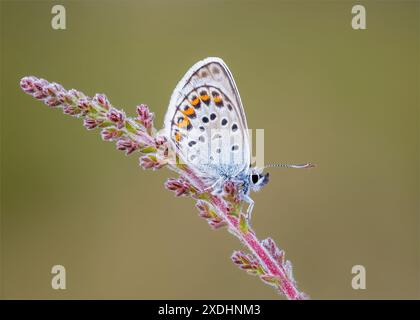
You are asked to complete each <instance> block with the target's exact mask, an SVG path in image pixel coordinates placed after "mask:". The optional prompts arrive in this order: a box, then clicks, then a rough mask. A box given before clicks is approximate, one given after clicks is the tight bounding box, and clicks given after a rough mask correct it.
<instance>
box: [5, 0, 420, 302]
mask: <svg viewBox="0 0 420 320" xmlns="http://www.w3.org/2000/svg"><path fill="white" fill-rule="evenodd" d="M54 4H62V5H64V6H65V8H66V13H67V29H66V30H61V31H60V30H58V31H57V30H53V29H52V28H51V18H52V16H53V15H52V14H51V8H52V6H53V5H54ZM354 4H363V5H365V7H366V10H367V30H359V31H355V30H353V29H352V28H351V18H352V15H351V7H352V6H353V5H354ZM419 39H420V2H418V1H411V2H408V1H407V2H403V1H398V2H397V1H386V2H385V1H383V2H382V1H372V2H367V1H362V2H359V1H358V2H357V3H356V1H298V2H288V1H287V2H286V1H192V0H191V1H169V0H167V1H60V2H56V1H54V2H50V1H39V2H37V1H30V2H29V1H1V258H2V260H1V275H2V278H1V280H2V284H1V289H2V297H3V298H8V299H15V298H25V299H34V298H52V299H60V298H80V299H84V298H98V299H101V298H118V299H119V298H128V299H159V298H165V299H166V298H168V299H185V298H188V299H213V298H214V299H216V298H217V299H225V298H229V299H277V298H279V296H278V295H277V294H276V292H275V291H274V290H273V289H272V288H270V287H268V286H266V285H264V284H263V283H262V282H261V281H260V280H258V279H257V278H255V277H251V276H249V275H247V274H246V273H245V272H244V271H241V270H239V269H238V268H237V267H236V266H235V265H234V264H233V263H232V262H231V261H230V259H229V257H230V255H231V253H232V251H233V250H237V249H240V248H241V245H240V243H239V242H238V241H237V239H236V238H234V237H233V236H231V235H230V234H229V233H228V232H226V231H225V230H220V231H217V232H216V231H212V230H211V229H210V228H209V227H208V226H207V224H206V223H205V221H204V220H202V219H200V218H199V217H198V215H197V210H196V209H195V208H194V203H193V201H192V200H191V199H187V198H181V199H179V198H175V197H174V195H173V193H171V192H168V191H166V190H165V189H164V187H163V183H164V181H165V179H166V178H167V177H170V176H173V174H172V173H171V172H169V171H167V170H162V171H160V172H151V171H143V170H142V169H140V168H139V167H138V165H137V162H138V159H137V157H136V156H131V157H125V156H124V154H123V153H122V152H117V151H115V150H114V149H115V146H114V145H113V144H110V143H104V142H102V141H101V139H100V137H99V134H98V132H87V131H86V130H85V129H84V128H83V127H82V125H81V123H80V121H78V120H77V119H74V118H71V117H68V116H64V115H63V114H62V113H61V112H60V111H58V110H49V109H48V108H47V107H46V106H44V105H43V104H42V103H40V102H38V101H35V100H34V99H33V98H32V97H30V96H28V95H26V94H24V93H23V92H22V91H21V90H20V88H19V80H20V79H21V78H22V77H23V76H26V75H35V76H38V77H43V78H45V79H48V80H50V81H56V82H59V83H61V84H62V85H63V86H64V87H66V88H68V89H70V88H77V89H79V90H81V91H83V92H85V93H86V94H89V95H93V94H94V93H96V92H104V93H106V94H107V95H108V97H109V98H110V100H111V102H112V103H113V104H114V105H115V106H117V107H122V108H123V109H124V110H125V111H126V112H128V113H129V114H134V110H135V106H136V105H137V104H139V103H147V104H148V105H149V106H150V107H151V108H152V110H153V111H154V112H155V113H156V118H157V119H156V122H155V123H156V125H157V127H160V126H161V125H162V121H163V117H164V114H165V111H166V108H167V105H168V101H169V97H170V95H171V92H172V90H173V89H174V87H175V85H176V84H177V82H178V81H179V80H180V78H181V77H182V76H183V74H184V73H185V72H186V71H187V70H188V68H189V67H190V66H191V65H192V64H194V63H195V62H196V61H198V60H200V59H202V58H204V57H207V56H219V57H221V58H223V59H224V60H225V61H226V63H227V64H228V66H229V67H230V69H231V70H232V72H233V75H234V77H235V80H236V82H237V85H238V87H239V90H240V93H241V96H242V100H243V102H244V106H245V110H246V114H247V118H248V122H249V127H250V128H253V129H256V128H263V129H265V160H266V162H304V161H312V162H315V163H316V164H317V165H318V167H317V168H316V169H314V170H310V171H306V170H302V171H300V170H276V169H274V170H271V171H270V173H271V181H270V184H269V185H268V186H267V187H266V188H265V189H264V190H263V191H262V192H260V193H258V194H254V196H253V198H254V200H255V209H254V214H253V226H254V228H255V230H256V231H257V235H258V236H259V237H260V238H261V239H262V238H265V237H267V236H271V237H273V238H274V239H275V241H276V242H277V244H278V245H279V246H280V247H282V248H283V249H285V251H286V255H287V257H288V258H289V259H290V260H291V261H292V263H293V266H294V273H295V277H296V279H297V281H298V285H299V288H300V289H301V290H303V291H304V292H306V293H308V294H309V295H310V296H311V297H312V298H316V299H327V298H332V299H342V298H350V299H369V298H386V299H388V298H411V299H413V298H419V297H420V295H419V282H420V269H419V149H418V148H419V120H420V119H419V103H420V101H419V89H420V79H419V73H420V49H419V42H420V40H419ZM55 264H62V265H64V266H65V267H66V271H67V290H64V291H60V290H58V291H56V290H53V289H52V288H51V285H50V282H51V277H52V275H51V274H50V272H51V267H52V266H53V265H55ZM357 264H362V265H364V266H365V267H366V270H367V282H366V284H367V289H366V290H353V289H352V287H351V279H352V274H351V268H352V266H353V265H357Z"/></svg>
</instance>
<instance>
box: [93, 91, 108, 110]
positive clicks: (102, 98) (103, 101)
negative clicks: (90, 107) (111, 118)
mask: <svg viewBox="0 0 420 320" xmlns="http://www.w3.org/2000/svg"><path fill="white" fill-rule="evenodd" d="M93 100H94V101H96V102H97V103H98V104H99V105H100V106H101V107H102V108H105V109H106V110H108V109H109V108H110V107H111V104H110V103H109V100H108V98H107V97H106V95H104V94H101V93H97V94H96V95H95V97H94V98H93Z"/></svg>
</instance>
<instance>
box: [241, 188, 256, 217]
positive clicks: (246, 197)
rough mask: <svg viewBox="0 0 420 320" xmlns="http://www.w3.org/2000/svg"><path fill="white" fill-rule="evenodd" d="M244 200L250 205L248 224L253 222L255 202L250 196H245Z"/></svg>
mask: <svg viewBox="0 0 420 320" xmlns="http://www.w3.org/2000/svg"><path fill="white" fill-rule="evenodd" d="M243 200H244V201H245V202H247V203H248V209H247V210H246V219H247V221H248V222H250V221H251V214H252V210H253V209H254V200H252V199H251V197H250V196H249V195H247V194H246V195H244V197H243Z"/></svg>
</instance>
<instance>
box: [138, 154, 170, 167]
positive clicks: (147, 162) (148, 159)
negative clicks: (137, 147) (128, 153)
mask: <svg viewBox="0 0 420 320" xmlns="http://www.w3.org/2000/svg"><path fill="white" fill-rule="evenodd" d="M164 165H165V163H164V162H161V161H159V160H157V159H156V157H155V156H153V155H147V156H143V157H141V158H140V166H141V167H142V168H143V169H153V170H156V169H160V168H162V167H163V166H164Z"/></svg>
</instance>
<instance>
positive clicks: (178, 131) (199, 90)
mask: <svg viewBox="0 0 420 320" xmlns="http://www.w3.org/2000/svg"><path fill="white" fill-rule="evenodd" d="M164 134H165V136H166V137H167V138H168V140H169V141H171V142H172V143H173V145H174V147H175V149H176V152H177V154H178V156H179V157H180V158H181V160H182V161H184V162H185V163H187V164H188V165H189V166H190V167H192V168H193V169H194V170H195V171H196V172H197V173H198V174H200V175H202V176H207V177H209V178H213V179H217V178H219V177H221V176H227V177H235V176H236V175H238V174H239V173H241V172H243V171H244V170H247V169H248V168H249V165H250V147H249V136H248V126H247V122H246V118H245V113H244V109H243V106H242V102H241V98H240V96H239V92H238V89H237V87H236V84H235V81H234V80H233V77H232V74H231V72H230V71H229V69H228V67H227V66H226V64H225V63H224V62H223V60H221V59H219V58H207V59H204V60H202V61H199V62H198V63H196V64H195V65H194V66H192V67H191V68H190V70H189V71H188V72H187V73H186V74H185V76H184V77H183V78H182V80H181V81H180V82H179V83H178V85H177V86H176V88H175V90H174V92H173V94H172V97H171V100H170V104H169V108H168V111H167V113H166V116H165V126H164Z"/></svg>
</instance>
